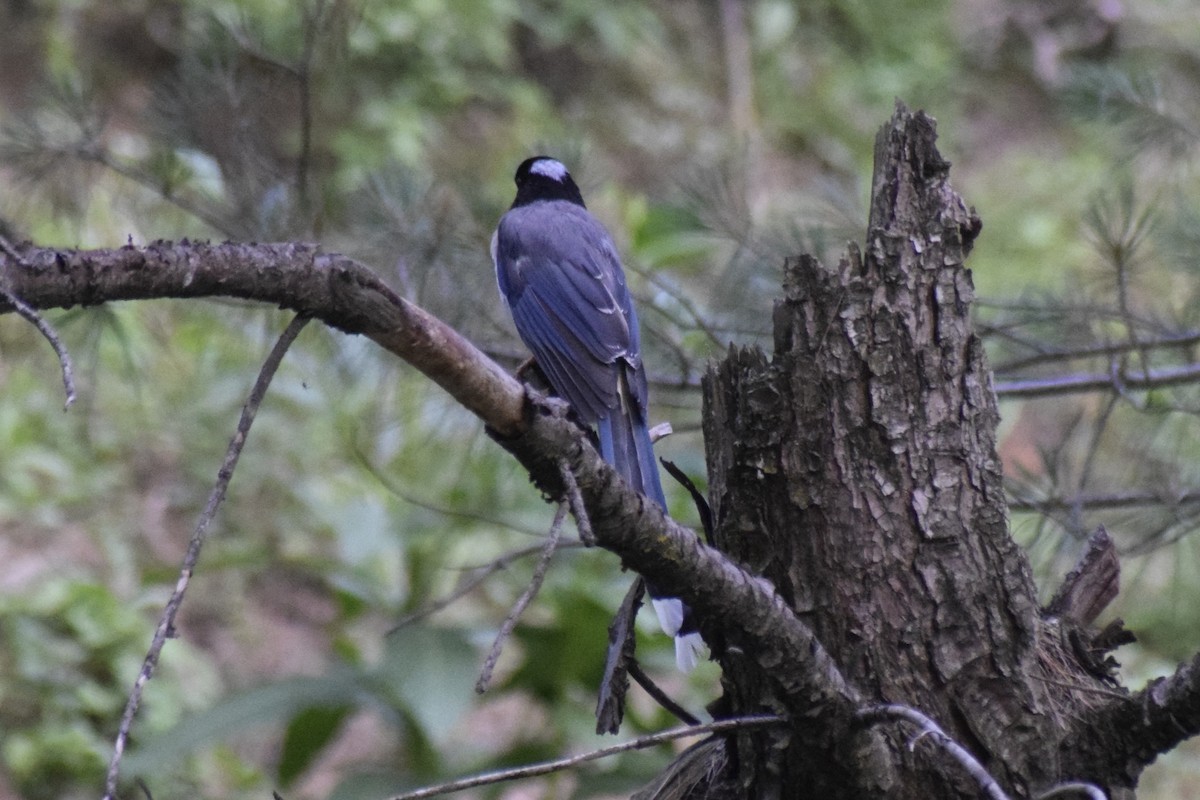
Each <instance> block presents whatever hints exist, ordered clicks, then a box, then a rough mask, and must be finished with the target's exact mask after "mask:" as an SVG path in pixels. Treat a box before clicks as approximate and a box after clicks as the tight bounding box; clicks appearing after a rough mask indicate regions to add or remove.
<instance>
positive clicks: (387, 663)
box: [376, 626, 479, 743]
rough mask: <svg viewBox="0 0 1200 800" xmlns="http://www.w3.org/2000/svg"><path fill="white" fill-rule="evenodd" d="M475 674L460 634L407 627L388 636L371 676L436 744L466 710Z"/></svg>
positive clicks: (471, 651)
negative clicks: (383, 652) (373, 674)
mask: <svg viewBox="0 0 1200 800" xmlns="http://www.w3.org/2000/svg"><path fill="white" fill-rule="evenodd" d="M478 670H479V657H478V654H477V652H476V650H475V648H474V647H472V646H471V644H470V643H469V642H468V641H467V639H466V637H465V635H464V634H463V632H461V631H457V630H451V629H447V628H423V627H416V626H410V627H407V628H401V629H400V630H399V631H397V632H396V633H394V634H392V635H391V636H389V637H388V641H387V651H386V652H385V654H384V658H383V663H381V664H380V666H379V669H378V671H377V672H376V677H377V679H378V680H379V681H380V682H381V684H382V686H383V687H384V688H385V689H386V690H387V691H388V692H389V693H390V694H391V695H392V696H393V697H394V698H395V700H396V703H397V704H398V705H400V706H403V707H404V709H405V710H407V711H408V712H409V714H411V715H412V718H413V720H414V722H416V724H418V725H419V726H420V727H421V732H422V733H423V734H424V735H425V736H427V737H428V738H429V739H431V740H432V741H434V742H435V743H436V742H442V741H445V739H446V737H447V735H448V734H449V733H450V730H451V729H452V728H453V727H454V725H455V723H456V722H457V721H458V720H459V718H460V717H461V716H462V715H463V714H464V713H465V712H466V711H467V709H468V708H470V705H471V702H472V700H473V698H474V697H475V690H474V685H475V678H476V673H477V672H478Z"/></svg>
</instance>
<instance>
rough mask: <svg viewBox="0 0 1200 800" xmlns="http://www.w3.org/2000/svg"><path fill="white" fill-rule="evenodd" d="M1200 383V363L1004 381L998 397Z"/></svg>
mask: <svg viewBox="0 0 1200 800" xmlns="http://www.w3.org/2000/svg"><path fill="white" fill-rule="evenodd" d="M1197 382H1200V364H1186V365H1184V366H1181V367H1163V368H1161V369H1151V370H1146V371H1144V372H1143V371H1141V370H1137V371H1135V372H1126V371H1124V370H1118V371H1116V372H1114V373H1095V374H1082V375H1057V376H1054V377H1051V378H1030V379H1028V380H1017V381H1000V382H998V383H997V384H996V394H997V395H999V396H1000V397H1005V398H1008V397H1025V398H1028V397H1049V396H1051V395H1059V394H1078V393H1080V392H1103V391H1114V392H1119V393H1120V392H1127V391H1146V390H1148V389H1162V388H1166V387H1168V386H1182V385H1184V384H1189V383H1197Z"/></svg>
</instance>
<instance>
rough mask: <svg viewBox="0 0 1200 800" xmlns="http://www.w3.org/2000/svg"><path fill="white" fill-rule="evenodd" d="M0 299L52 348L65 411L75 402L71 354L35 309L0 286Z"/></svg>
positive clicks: (73, 370)
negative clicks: (57, 366) (59, 377)
mask: <svg viewBox="0 0 1200 800" xmlns="http://www.w3.org/2000/svg"><path fill="white" fill-rule="evenodd" d="M0 298H3V299H4V301H5V302H7V303H8V304H9V305H11V306H12V307H13V308H14V309H15V310H16V312H17V314H19V315H20V316H21V317H22V318H23V319H24V320H25V321H26V322H29V323H30V324H31V325H33V327H35V328H37V329H38V333H40V334H42V337H43V338H44V339H45V340H46V341H47V342H49V343H50V346H51V347H53V348H54V354H55V355H56V356H58V364H59V367H60V368H61V369H62V382H63V390H64V391H65V392H66V394H67V400H66V402H65V403H64V404H63V411H66V410H67V409H68V408H70V407H71V404H72V403H74V402H75V368H74V366H72V364H71V354H70V353H68V352H67V347H66V345H64V344H63V343H62V339H59V338H58V334H57V333H55V331H54V328H52V327H50V323H49V322H46V320H45V319H44V318H43V317H42V315H41V314H39V313H38V312H37V310H36V309H34V308H33V307H32V306H30V305H29V304H28V303H26V302H25V301H23V300H22V299H21V298H19V297H17V296H16V295H15V294H13V293H12V292H10V291H8V290H7V289H5V288H4V287H3V286H0Z"/></svg>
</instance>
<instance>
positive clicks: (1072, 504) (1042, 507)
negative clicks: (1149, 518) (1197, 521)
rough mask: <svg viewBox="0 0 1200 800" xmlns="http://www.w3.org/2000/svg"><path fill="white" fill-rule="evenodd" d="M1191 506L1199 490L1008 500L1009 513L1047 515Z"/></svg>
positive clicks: (1195, 500)
mask: <svg viewBox="0 0 1200 800" xmlns="http://www.w3.org/2000/svg"><path fill="white" fill-rule="evenodd" d="M1193 503H1200V489H1189V490H1187V491H1182V492H1177V493H1175V494H1171V493H1168V492H1153V491H1149V490H1138V491H1131V492H1113V493H1111V494H1078V495H1075V496H1074V497H1047V498H1044V499H1040V500H1039V499H1035V498H1023V497H1016V498H1012V499H1010V500H1009V501H1008V509H1009V511H1037V512H1040V513H1049V512H1052V511H1070V510H1072V509H1074V508H1080V509H1083V510H1087V511H1096V510H1099V509H1106V510H1112V509H1119V508H1136V507H1139V506H1167V507H1178V506H1183V505H1191V504H1193Z"/></svg>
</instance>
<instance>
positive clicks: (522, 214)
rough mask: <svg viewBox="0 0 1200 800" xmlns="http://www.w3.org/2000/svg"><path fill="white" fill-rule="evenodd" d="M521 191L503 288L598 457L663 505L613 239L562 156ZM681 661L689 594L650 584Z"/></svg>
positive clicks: (525, 174) (534, 171)
mask: <svg viewBox="0 0 1200 800" xmlns="http://www.w3.org/2000/svg"><path fill="white" fill-rule="evenodd" d="M515 180H516V184H517V196H516V199H515V200H514V201H513V204H512V207H511V208H510V209H509V210H508V212H507V213H505V215H504V216H503V217H502V218H501V219H500V224H499V225H498V226H497V228H496V232H495V234H494V235H493V236H492V260H493V261H494V262H495V264H496V282H497V283H498V284H499V286H500V294H501V296H502V297H503V298H504V301H505V302H506V303H507V304H508V308H509V310H510V311H511V312H512V316H513V322H514V323H515V324H516V328H517V333H518V334H520V336H521V339H522V340H523V341H524V342H525V345H526V346H527V347H528V348H529V349H530V351H532V353H533V357H534V360H535V361H536V363H537V366H538V368H539V369H540V370H541V371H542V374H544V375H545V377H546V379H547V380H548V381H549V383H550V386H551V388H552V389H553V390H554V392H555V393H556V394H558V395H559V396H560V397H562V398H563V399H564V400H566V401H567V402H568V403H570V404H571V406H572V408H574V410H575V413H576V414H578V415H579V417H580V419H581V420H582V421H583V422H584V423H585V424H587V425H594V426H595V431H596V435H597V439H598V441H599V444H600V455H601V457H603V458H604V460H605V461H607V462H608V463H610V464H612V465H613V467H614V468H616V470H617V472H618V473H620V475H621V476H622V477H623V478H624V479H625V481H626V482H627V483H628V484H629V485H630V486H632V487H634V488H635V489H637V490H639V491H640V492H641V493H642V494H643V495H645V496H646V497H647V498H649V499H650V500H652V501H653V502H655V503H657V504H658V505H659V507H661V508H662V509H663V510H664V511H665V510H666V499H665V498H664V497H663V490H662V484H661V483H660V482H659V477H658V464H657V463H656V462H655V460H654V450H653V448H652V447H651V443H650V431H649V428H648V426H647V419H646V407H647V396H648V389H647V386H646V371H645V369H644V368H643V367H642V355H641V345H640V340H639V334H638V321H637V314H636V312H635V311H634V309H633V303H632V301H631V300H630V297H629V289H628V287H627V286H626V285H625V273H624V271H623V270H622V269H621V258H620V256H619V255H617V249H616V246H615V245H613V241H612V237H610V236H609V235H608V231H607V230H605V228H604V226H603V225H601V224H600V222H599V220H597V219H596V218H595V217H593V216H592V215H591V214H590V213H589V212H588V210H587V208H586V206H584V203H583V197H582V195H580V193H579V187H578V186H576V185H575V181H574V180H572V178H571V175H570V173H569V172H567V168H566V167H565V166H563V164H562V162H560V161H557V160H555V159H553V158H548V157H546V156H536V157H534V158H529V159H526V160H525V161H523V162H521V165H520V166H519V167H518V168H517V174H516V177H515ZM646 588H647V591H648V592H649V594H650V600H651V603H652V604H653V606H654V610H655V612H656V613H657V614H658V619H659V623H660V624H661V625H662V628H663V630H664V631H666V632H667V633H668V634H669V635H671V636H674V637H675V660H676V663H677V664H678V665H679V668H680V669H682V670H684V671H687V670H690V669H691V668H692V667H693V666H695V664H696V661H697V658H698V655H699V653H700V651H701V648H702V641H701V639H700V636H699V634H698V633H696V632H695V628H694V626H693V625H692V624H691V622H692V621H691V620H690V619H687V617H689V616H690V615H689V614H688V613H687V609H686V607H685V606H684V605H683V603H682V602H680V601H679V600H677V599H675V598H669V597H663V596H662V595H661V594H660V593H659V592H658V591H656V588H655V587H654V585H653V584H651V583H649V582H647V587H646Z"/></svg>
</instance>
